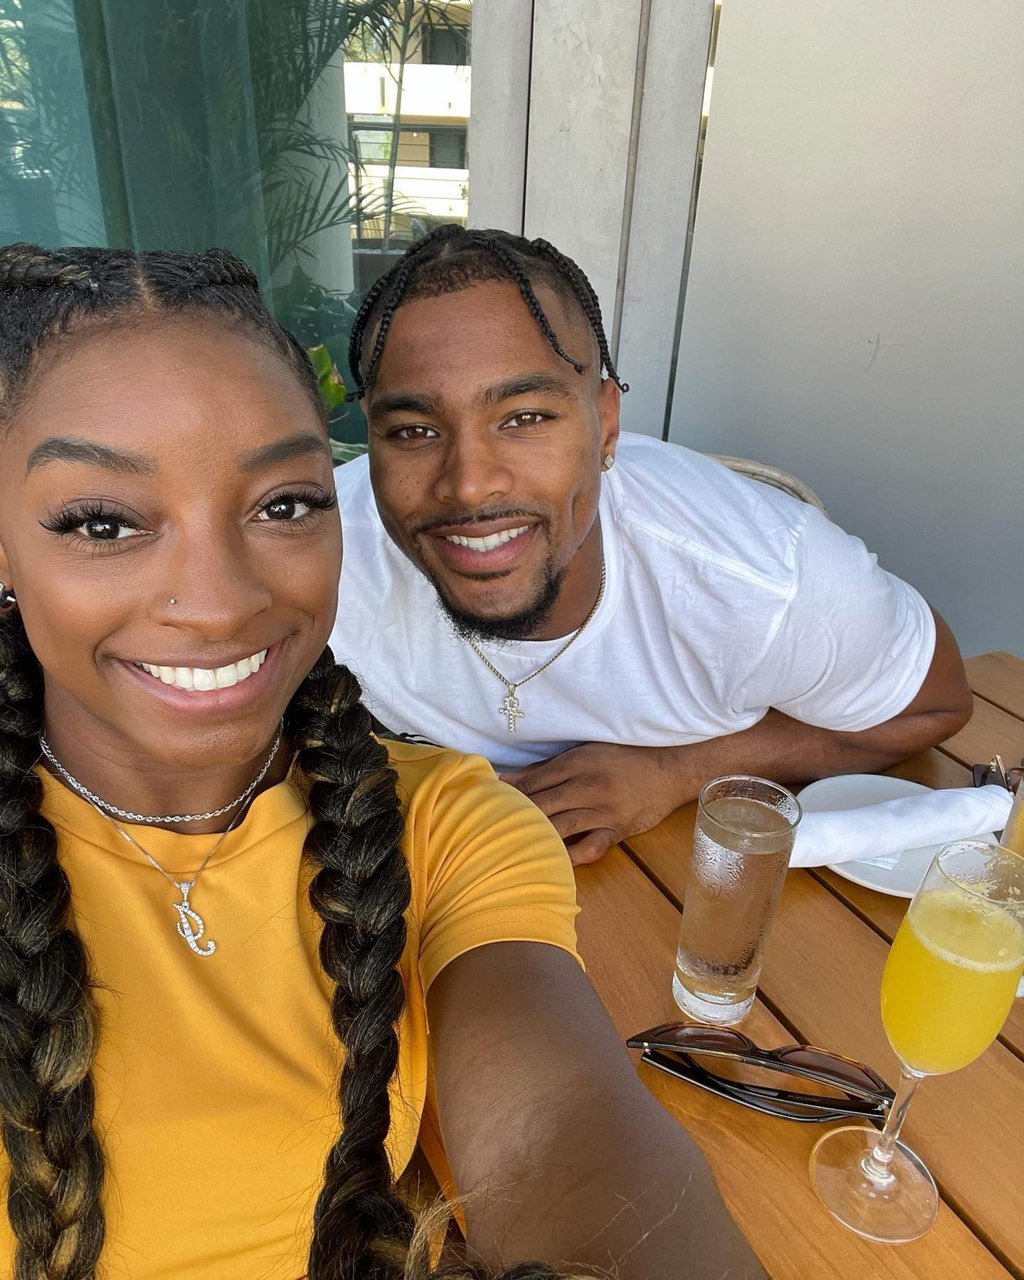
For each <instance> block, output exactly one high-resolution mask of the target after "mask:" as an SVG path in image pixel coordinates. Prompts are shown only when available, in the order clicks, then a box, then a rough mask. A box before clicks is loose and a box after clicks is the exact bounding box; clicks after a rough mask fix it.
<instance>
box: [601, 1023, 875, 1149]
mask: <svg viewBox="0 0 1024 1280" xmlns="http://www.w3.org/2000/svg"><path fill="white" fill-rule="evenodd" d="M626 1043H627V1045H628V1046H629V1047H630V1048H631V1049H642V1050H643V1054H642V1056H641V1061H643V1062H646V1063H649V1064H650V1065H651V1066H652V1067H657V1069H658V1070H659V1071H664V1072H667V1074H669V1075H672V1076H676V1077H677V1078H678V1079H680V1080H686V1081H688V1082H689V1083H690V1084H695V1085H697V1087H698V1088H700V1089H705V1090H707V1092H708V1093H714V1094H716V1095H717V1096H718V1097H720V1098H728V1099H729V1100H730V1101H731V1102H738V1103H739V1104H740V1106H743V1107H750V1108H751V1109H752V1110H754V1111H761V1112H764V1113H765V1114H766V1115H773V1116H779V1117H781V1118H783V1119H785V1120H797V1121H802V1122H803V1123H810V1124H823V1123H825V1122H827V1121H829V1120H843V1119H845V1118H847V1117H849V1116H858V1117H861V1118H862V1119H865V1120H878V1121H884V1120H885V1115H886V1112H887V1110H888V1108H889V1104H890V1103H891V1102H892V1099H893V1091H892V1089H890V1088H889V1086H888V1085H887V1084H886V1082H885V1081H884V1080H883V1079H882V1077H881V1076H880V1075H878V1073H877V1072H875V1071H873V1070H872V1069H871V1068H870V1067H868V1066H865V1064H864V1063H862V1062H855V1061H854V1060H853V1059H852V1058H845V1057H843V1056H842V1054H838V1053H831V1052H830V1051H829V1050H827V1049H816V1048H815V1047H814V1046H813V1045H806V1044H792V1045H785V1046H783V1047H782V1048H780V1049H760V1048H758V1046H757V1045H756V1044H754V1042H753V1040H751V1039H750V1037H749V1036H746V1035H744V1034H743V1032H742V1031H735V1030H733V1029H732V1028H731V1027H703V1026H697V1025H694V1024H692V1023H680V1022H666V1023H664V1024H663V1025H662V1026H660V1027H652V1028H651V1030H650V1031H642V1032H640V1034H639V1035H635V1036H631V1037H630V1038H629V1039H628V1040H627V1041H626ZM694 1054H696V1055H698V1056H700V1057H710V1058H718V1059H722V1060H729V1061H731V1062H734V1063H741V1064H743V1065H745V1066H748V1067H755V1068H758V1069H759V1070H762V1069H763V1070H766V1071H774V1072H782V1073H784V1074H786V1075H791V1076H796V1077H797V1078H799V1079H801V1080H807V1081H809V1082H810V1083H812V1084H818V1085H821V1086H823V1087H824V1088H826V1089H829V1090H832V1091H833V1092H830V1093H804V1092H801V1091H798V1090H790V1089H778V1088H775V1087H774V1086H772V1085H769V1084H765V1083H758V1082H756V1081H746V1080H734V1079H729V1078H728V1077H727V1076H721V1075H718V1074H716V1073H715V1072H713V1071H710V1070H708V1069H707V1068H706V1067H704V1066H703V1065H701V1064H700V1063H697V1062H695V1061H694V1058H693V1057H692V1056H691V1055H694Z"/></svg>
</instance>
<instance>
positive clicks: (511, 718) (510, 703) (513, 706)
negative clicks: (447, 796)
mask: <svg viewBox="0 0 1024 1280" xmlns="http://www.w3.org/2000/svg"><path fill="white" fill-rule="evenodd" d="M604 584H605V566H604V561H603V560H602V562H601V585H600V587H599V588H598V591H597V599H596V600H595V601H594V604H593V607H592V608H591V610H590V612H589V613H588V614H587V616H586V617H585V618H584V619H583V621H582V622H581V623H580V625H579V626H578V627H577V628H576V630H575V631H574V632H573V633H572V635H571V636H570V637H569V638H568V640H566V642H565V644H563V645H562V647H561V648H560V649H558V650H557V651H556V652H555V653H553V654H552V655H551V657H550V658H548V660H547V662H545V663H544V664H543V665H542V666H539V667H538V668H537V670H536V671H531V672H530V674H529V675H528V676H524V677H523V678H522V680H515V681H513V680H510V679H509V678H508V676H505V675H502V674H501V672H500V671H499V670H498V668H497V667H496V666H495V665H494V663H493V662H492V661H491V660H490V658H488V656H487V654H486V653H484V652H483V650H482V649H480V648H479V646H478V645H477V643H476V641H475V640H474V639H473V638H472V637H471V636H467V637H466V640H467V641H468V643H469V647H470V648H471V649H472V650H473V652H474V653H475V654H476V656H477V657H478V658H479V659H480V661H481V662H482V663H483V664H484V666H485V667H486V668H487V670H488V671H490V672H491V674H492V675H495V676H497V677H498V679H499V680H500V681H501V683H502V684H503V685H504V686H505V688H506V689H507V690H508V693H507V694H506V695H505V698H504V699H503V701H502V703H501V705H500V706H499V707H498V711H499V712H500V713H501V715H503V716H504V717H505V720H506V722H507V724H508V731H509V733H515V731H516V722H517V721H518V720H521V719H522V718H523V716H525V715H526V712H525V711H524V710H523V707H522V703H521V702H520V701H519V699H518V698H517V697H516V690H517V689H521V688H522V687H523V685H524V684H529V682H530V681H531V680H536V678H537V677H538V676H539V675H541V674H542V673H543V672H545V671H547V669H548V667H550V666H551V664H552V663H553V662H557V661H558V659H559V658H560V657H561V656H562V654H563V653H565V651H566V650H567V649H569V648H571V647H572V646H573V645H574V644H575V643H576V641H577V640H578V639H579V638H580V636H581V635H582V633H583V630H584V628H585V627H586V626H587V624H588V623H589V622H590V620H591V619H592V618H593V616H594V614H595V613H597V611H598V609H599V608H600V606H601V601H602V600H603V599H604Z"/></svg>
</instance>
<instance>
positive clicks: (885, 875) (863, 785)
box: [799, 773, 995, 898]
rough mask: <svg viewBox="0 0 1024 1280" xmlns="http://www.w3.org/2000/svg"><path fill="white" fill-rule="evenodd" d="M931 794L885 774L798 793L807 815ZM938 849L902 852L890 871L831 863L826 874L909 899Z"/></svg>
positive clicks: (826, 782) (853, 776)
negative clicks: (833, 874)
mask: <svg viewBox="0 0 1024 1280" xmlns="http://www.w3.org/2000/svg"><path fill="white" fill-rule="evenodd" d="M930 790H931V788H930V787H926V786H923V785H922V784H921V783H920V782H908V781H907V780H906V778H890V777H889V776H888V775H887V774H884V773H850V774H845V775H843V776H842V777H838V778H822V779H821V780H820V781H819V782H812V783H811V784H810V785H809V786H807V787H804V789H803V791H801V792H800V796H799V799H800V804H801V806H802V807H803V809H804V810H805V811H806V812H807V813H828V812H829V811H831V810H833V809H861V808H864V807H865V806H866V805H869V804H882V803H883V802H884V801H886V800H899V799H901V798H902V797H903V796H912V795H916V794H917V793H918V792H919V791H930ZM981 839H985V840H994V839H995V836H994V835H990V836H983V837H981ZM941 848H942V845H941V844H930V845H925V846H924V847H923V848H921V849H905V850H904V851H903V853H901V854H900V856H899V860H898V862H897V863H896V865H895V866H894V867H891V868H887V867H873V866H872V865H871V864H870V863H869V862H859V861H853V862H836V863H833V864H832V866H830V867H829V870H830V871H834V872H835V873H836V875H837V876H843V877H844V878H845V879H846V880H852V881H853V883H854V884H862V885H864V887H865V888H867V889H877V890H878V891H879V892H880V893H888V894H891V895H892V896H893V897H895V898H912V897H913V896H914V894H915V893H916V892H917V887H918V885H919V884H920V883H921V881H922V880H923V879H924V873H925V872H926V871H927V870H928V867H929V864H930V863H931V860H932V858H934V857H935V855H936V854H937V853H938V851H939V850H940V849H941Z"/></svg>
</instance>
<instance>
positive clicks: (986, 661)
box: [964, 653, 1024, 763]
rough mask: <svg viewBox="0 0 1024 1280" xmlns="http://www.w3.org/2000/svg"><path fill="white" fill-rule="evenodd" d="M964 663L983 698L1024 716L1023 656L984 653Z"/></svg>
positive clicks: (970, 679)
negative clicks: (1021, 657)
mask: <svg viewBox="0 0 1024 1280" xmlns="http://www.w3.org/2000/svg"><path fill="white" fill-rule="evenodd" d="M964 665H965V666H966V667H967V678H968V681H969V682H970V686H971V689H972V690H973V691H974V692H975V693H976V694H977V695H978V697H979V698H985V699H987V700H988V701H989V702H994V703H995V705H996V706H997V707H1002V709H1003V710H1004V711H1008V712H1009V713H1010V714H1011V715H1014V716H1017V717H1018V718H1020V719H1022V720H1024V669H1022V666H1021V659H1020V658H1018V657H1015V656H1014V654H1012V653H982V654H979V656H978V657H976V658H968V659H967V661H966V663H965V664H964ZM1015 763H1016V762H1015Z"/></svg>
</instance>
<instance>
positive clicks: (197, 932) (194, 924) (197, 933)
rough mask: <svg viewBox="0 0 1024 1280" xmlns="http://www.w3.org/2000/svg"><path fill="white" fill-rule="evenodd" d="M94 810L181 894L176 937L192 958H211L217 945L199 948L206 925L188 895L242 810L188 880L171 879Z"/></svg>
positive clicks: (135, 842)
mask: <svg viewBox="0 0 1024 1280" xmlns="http://www.w3.org/2000/svg"><path fill="white" fill-rule="evenodd" d="M93 808H94V809H95V810H96V812H97V813H98V814H99V815H100V817H101V818H106V820H107V821H108V822H109V823H110V825H111V826H112V827H113V828H114V830H115V831H116V832H117V834H118V835H119V836H121V837H122V838H123V839H125V840H127V841H128V843H129V844H130V845H134V847H135V848H136V849H138V851H139V853H141V854H142V856H143V857H144V858H145V859H146V861H147V862H148V863H149V864H150V865H151V866H153V867H155V868H156V869H157V871H159V872H160V874H161V875H162V876H163V878H164V879H165V880H167V881H169V882H170V883H171V884H173V885H174V887H175V889H177V890H178V892H179V893H180V894H181V901H180V902H175V903H172V904H171V905H172V906H173V907H174V910H175V911H176V912H177V913H178V926H177V927H178V936H179V937H180V938H181V939H182V940H183V941H184V942H186V943H187V944H188V947H189V949H190V950H191V951H192V952H193V953H194V954H195V955H197V956H203V957H204V958H205V957H207V956H212V955H213V953H214V952H215V951H216V950H217V944H216V942H214V940H213V939H212V938H211V939H210V940H209V942H207V943H206V945H205V946H200V945H199V944H200V940H201V938H202V937H203V935H204V934H205V933H206V922H205V921H204V920H203V917H202V916H201V915H200V914H199V912H198V911H196V909H195V908H194V907H193V906H192V905H191V903H190V902H189V894H190V893H191V892H192V890H193V889H194V888H195V886H196V881H197V880H198V879H199V877H200V876H201V875H202V874H203V872H204V871H205V870H206V864H207V863H208V862H209V861H210V859H211V858H212V857H213V855H214V854H215V853H216V852H217V850H218V849H219V848H220V847H221V845H222V844H223V843H224V841H225V840H226V839H227V837H228V834H229V832H230V831H231V830H232V829H233V828H234V827H235V825H236V824H237V822H238V819H239V818H240V817H241V816H242V811H241V809H240V810H239V811H238V813H236V814H235V816H234V817H233V818H232V819H231V821H230V822H229V823H228V825H227V827H225V829H224V830H223V831H222V832H221V833H220V835H219V836H218V837H217V840H216V842H215V843H214V846H213V848H212V849H211V850H210V852H209V853H208V854H207V855H206V857H205V858H204V859H203V860H202V862H201V863H200V864H199V870H198V871H197V872H196V873H195V875H194V876H193V877H192V879H191V880H175V878H174V876H172V875H171V873H170V872H169V871H167V870H166V869H165V868H164V867H162V866H161V865H160V863H159V862H157V860H156V858H154V857H153V855H152V854H151V853H150V852H149V850H148V849H144V848H143V847H142V845H141V844H139V842H138V840H136V839H135V837H134V836H133V835H129V833H128V832H127V831H124V830H122V828H121V827H119V826H118V825H117V823H116V822H115V821H114V819H113V818H111V817H110V815H109V814H106V813H104V812H103V810H102V809H100V808H99V807H98V806H96V805H93Z"/></svg>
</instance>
